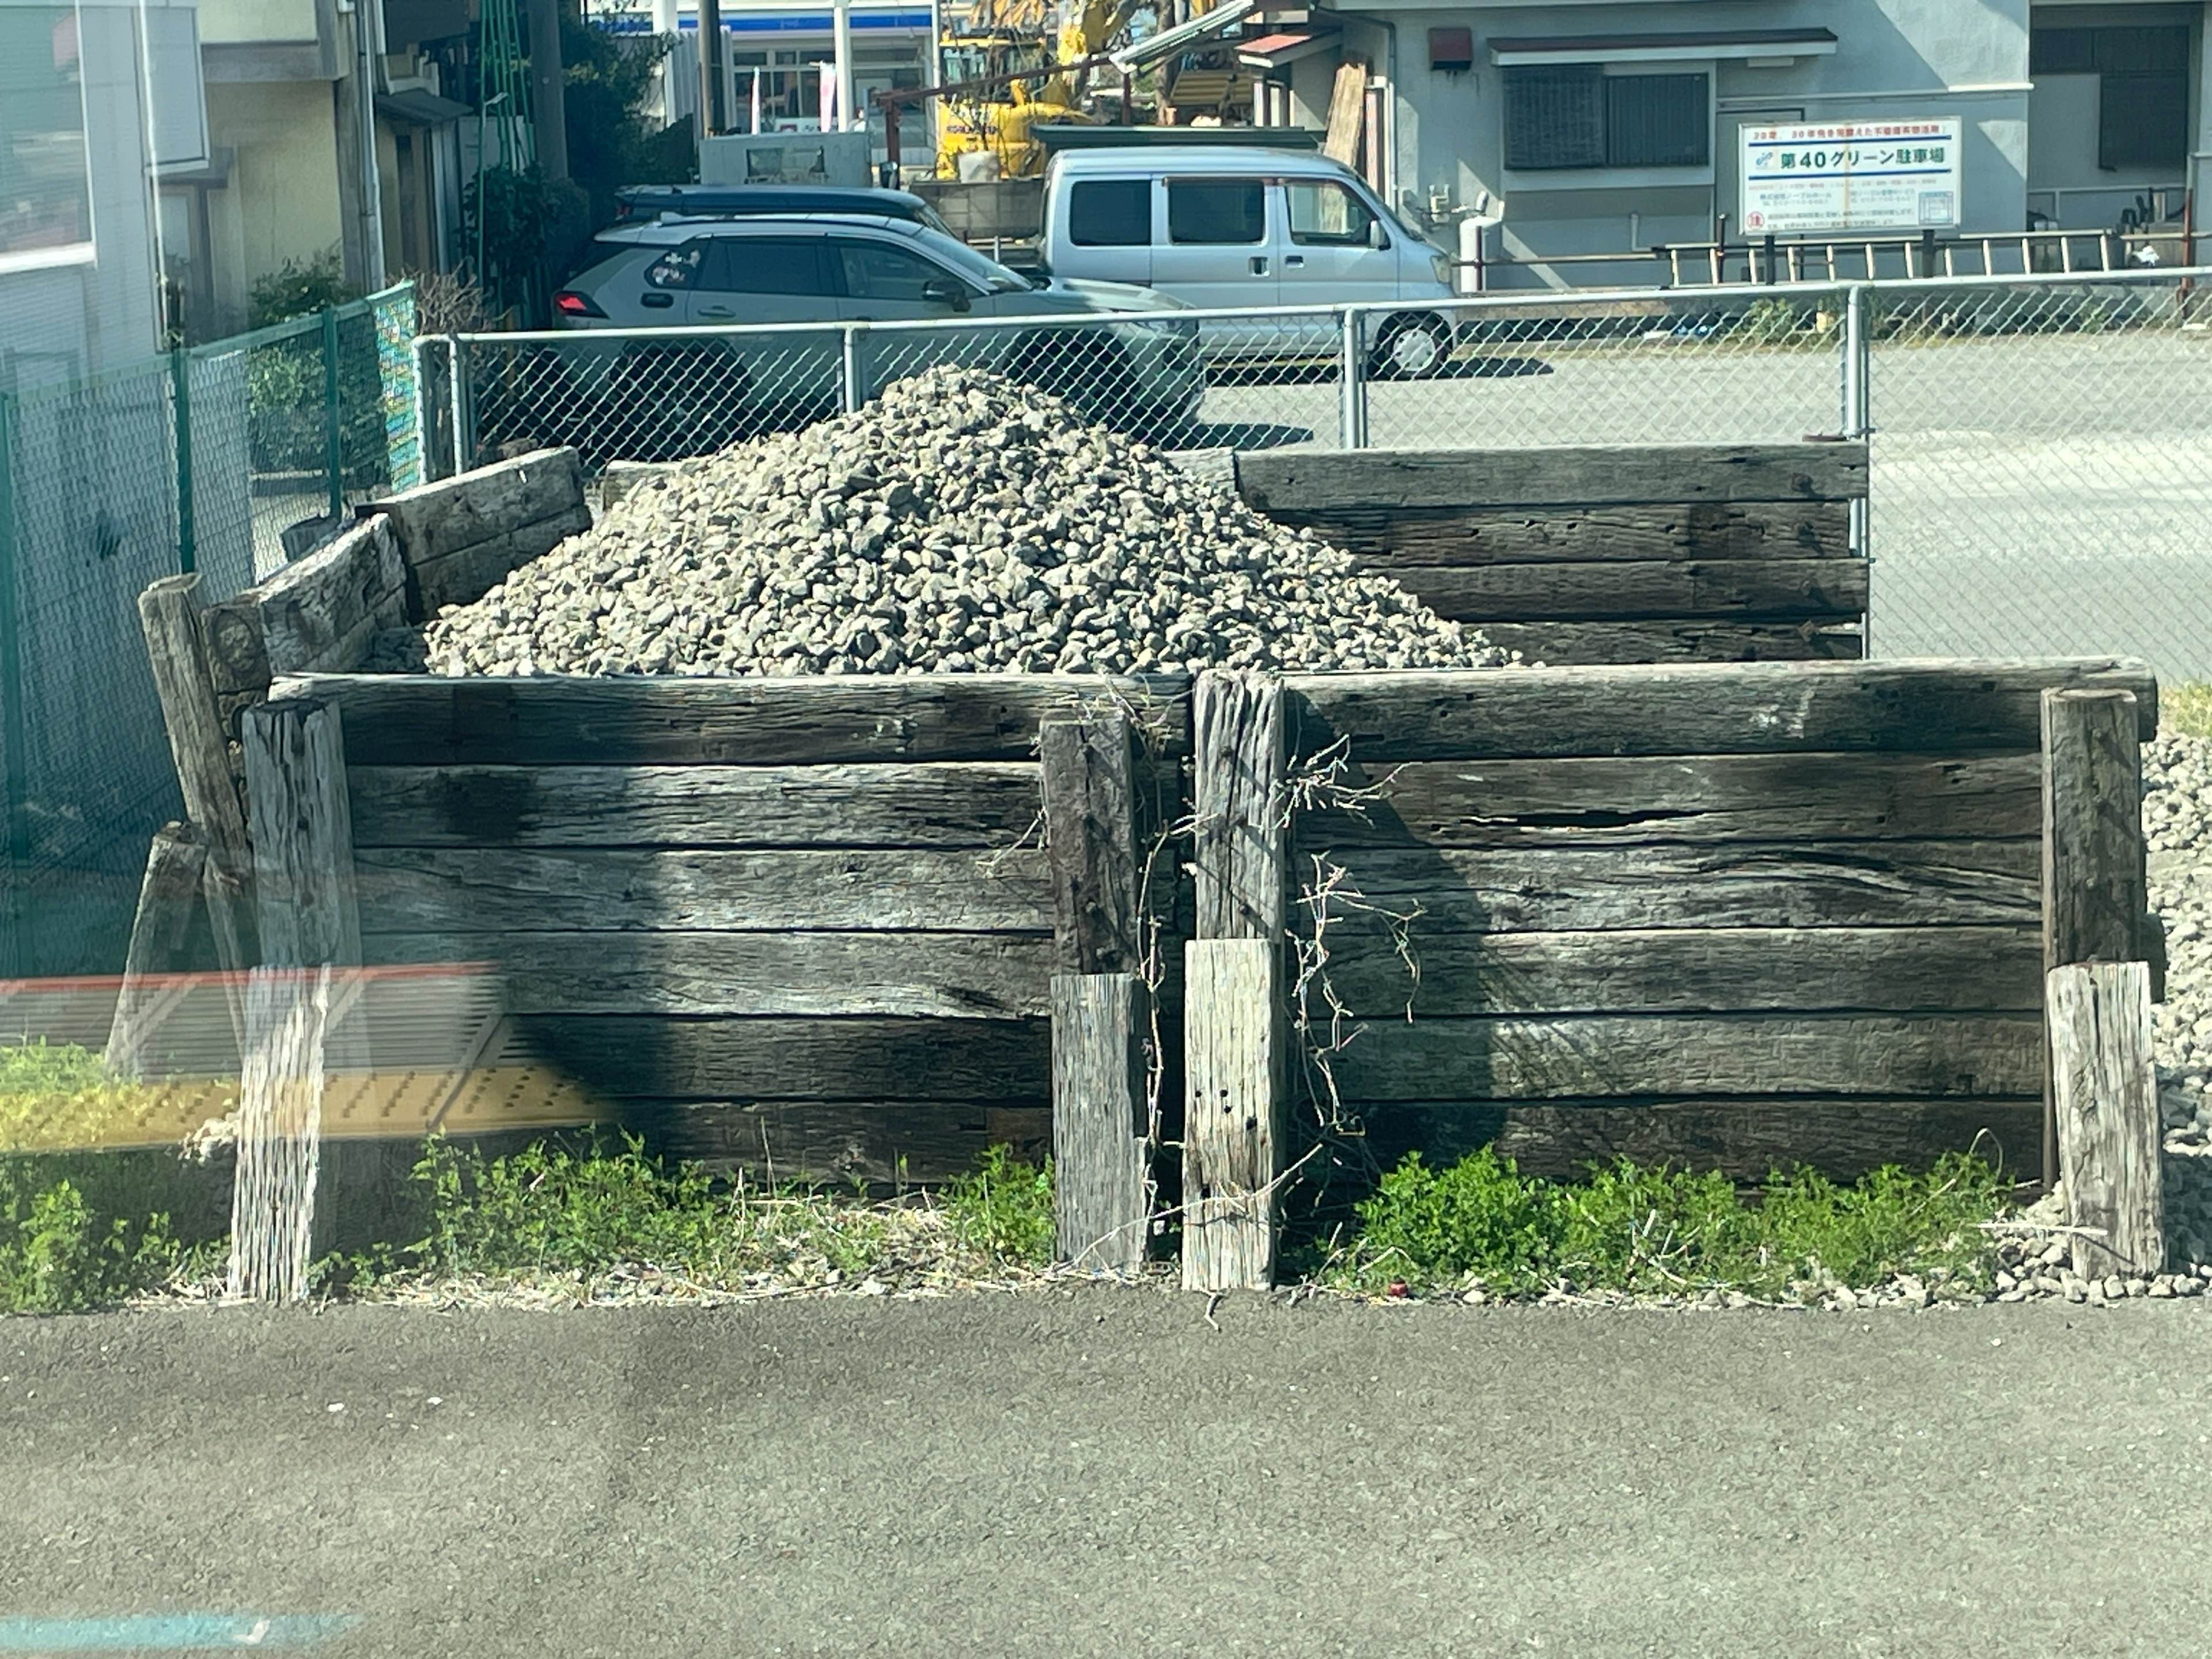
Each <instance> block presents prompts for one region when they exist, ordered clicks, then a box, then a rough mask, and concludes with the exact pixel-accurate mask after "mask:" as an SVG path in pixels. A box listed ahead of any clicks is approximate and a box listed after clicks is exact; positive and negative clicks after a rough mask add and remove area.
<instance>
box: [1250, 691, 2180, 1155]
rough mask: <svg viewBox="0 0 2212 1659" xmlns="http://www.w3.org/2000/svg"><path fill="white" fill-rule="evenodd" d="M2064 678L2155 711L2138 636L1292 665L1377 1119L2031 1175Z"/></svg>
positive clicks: (1347, 986) (1454, 1138)
mask: <svg viewBox="0 0 2212 1659" xmlns="http://www.w3.org/2000/svg"><path fill="white" fill-rule="evenodd" d="M2054 686H2057V687H2084V688H2090V689H2096V690H2119V691H2127V692H2132V693H2133V694H2134V696H2133V699H2132V704H2131V714H2130V719H2131V720H2137V721H2139V722H2140V726H2139V728H2137V729H2140V730H2141V731H2142V732H2143V733H2144V734H2146V735H2147V734H2148V732H2150V731H2151V730H2152V729H2154V725H2155V708H2154V688H2153V686H2152V684H2150V681H2149V678H2148V675H2147V674H2145V673H2143V672H2142V671H2140V670H2137V669H2134V668H2131V667H2129V666H2127V665H2121V664H2117V663H2103V664H2099V663H2013V664H1991V663H1980V664H1972V665H1967V664H1906V663H1880V664H1864V665H1848V664H1831V665H1820V664H1796V665H1792V664H1773V665H1765V664H1759V665H1734V666H1729V665H1713V666H1708V667H1704V668H1684V667H1675V668H1667V667H1618V668H1584V669H1561V670H1506V671H1500V672H1496V673H1490V674H1469V675H1454V676H1443V675H1422V674H1393V675H1372V676H1347V675H1339V676H1327V677H1322V676H1316V677H1310V678H1291V679H1290V680H1289V681H1287V682H1286V688H1287V692H1288V696H1289V702H1290V715H1289V721H1290V730H1291V739H1290V751H1289V752H1290V761H1289V764H1290V765H1291V768H1292V769H1297V768H1299V767H1300V766H1301V765H1302V764H1306V765H1310V764H1311V763H1314V762H1316V760H1318V761H1320V762H1322V763H1323V764H1324V765H1326V766H1328V768H1329V769H1330V772H1331V777H1332V782H1333V785H1334V789H1333V791H1332V792H1331V793H1330V794H1328V795H1324V796H1322V797H1321V798H1319V799H1317V800H1316V810H1313V811H1305V812H1302V813H1300V814H1299V815H1298V816H1297V819H1296V821H1295V823H1294V825H1293V828H1292V831H1291V862H1292V867H1293V868H1294V869H1295V870H1298V871H1300V872H1305V871H1309V870H1310V869H1312V868H1313V867H1314V866H1313V860H1315V859H1316V857H1318V858H1319V859H1320V860H1322V866H1324V867H1334V868H1338V869H1340V870H1341V871H1343V872H1345V881H1344V886H1345V887H1346V889H1348V890H1352V891H1354V892H1356V893H1357V894H1358V898H1357V900H1353V899H1352V898H1349V897H1346V898H1341V899H1336V900H1331V901H1328V902H1324V903H1323V905H1322V907H1321V908H1322V909H1323V910H1324V912H1325V913H1326V914H1327V915H1328V916H1329V918H1330V924H1329V926H1328V928H1327V930H1326V933H1325V935H1324V938H1325V941H1326V944H1327V947H1328V964H1327V971H1328V975H1329V977H1330V982H1331V984H1332V986H1333V987H1334V991H1335V993H1336V994H1337V995H1338V996H1339V997H1340V998H1341V999H1342V1000H1344V1001H1345V1002H1346V1003H1347V1004H1348V1005H1350V1006H1351V1007H1352V1010H1353V1011H1354V1012H1356V1013H1357V1014H1358V1015H1359V1016H1360V1017H1361V1018H1363V1019H1364V1020H1365V1021H1366V1022H1367V1023H1368V1029H1367V1030H1366V1031H1365V1032H1364V1034H1363V1035H1362V1036H1360V1037H1359V1038H1358V1041H1356V1042H1353V1043H1352V1044H1351V1045H1350V1046H1349V1047H1348V1048H1346V1050H1345V1051H1344V1052H1343V1053H1341V1054H1338V1055H1336V1056H1335V1057H1334V1061H1333V1070H1334V1078H1335V1081H1336V1084H1337V1086H1338V1088H1339V1089H1340V1092H1341V1094H1342V1097H1343V1098H1344V1100H1345V1102H1346V1104H1347V1106H1349V1107H1350V1108H1351V1109H1353V1110H1355V1111H1358V1113H1360V1114H1361V1115H1363V1116H1364V1118H1365V1119H1366V1120H1367V1124H1368V1129H1369V1134H1370V1145H1371V1146H1373V1147H1374V1149H1375V1151H1376V1152H1377V1154H1378V1156H1380V1157H1381V1158H1383V1161H1384V1162H1385V1163H1386V1164H1387V1163H1389V1162H1390V1161H1392V1160H1394V1159H1395V1158H1396V1157H1397V1156H1398V1155H1399V1154H1400V1153H1401V1152H1405V1151H1407V1150H1410V1149H1412V1148H1414V1147H1419V1148H1420V1149H1422V1150H1423V1151H1424V1152H1426V1153H1427V1154H1429V1155H1430V1156H1431V1158H1434V1159H1437V1160H1442V1159H1445V1158H1450V1157H1453V1156H1455V1155H1456V1154H1458V1153H1459V1152H1464V1151H1466V1150H1468V1149H1470V1148H1472V1147H1474V1146H1480V1145H1484V1144H1491V1143H1494V1144H1495V1145H1496V1146H1498V1150H1499V1151H1500V1152H1503V1153H1507V1154H1510V1155H1511V1156H1513V1157H1515V1158H1518V1159H1519V1160H1520V1161H1521V1163H1522V1165H1523V1167H1524V1168H1528V1169H1533V1170H1539V1171H1541V1172H1544V1173H1547V1174H1553V1175H1570V1174H1573V1173H1577V1171H1578V1170H1579V1167H1580V1166H1581V1165H1582V1164H1583V1163H1584V1162H1586V1161H1587V1160H1589V1159H1593V1158H1595V1159H1610V1158H1613V1157H1615V1156H1617V1155H1624V1154H1625V1155H1627V1156H1631V1157H1633V1158H1637V1159H1638V1161H1640V1162H1659V1161H1662V1160H1674V1161H1680V1162H1686V1163H1689V1164H1694V1165H1696V1166H1698V1167H1700V1168H1719V1169H1723V1170H1727V1171H1728V1172H1729V1174H1731V1175H1733V1176H1736V1177H1738V1178H1740V1179H1745V1180H1757V1179H1759V1178H1760V1177H1762V1176H1765V1174H1766V1172H1767V1170H1768V1169H1769V1168H1770V1167H1771V1166H1773V1165H1776V1164H1780V1165H1785V1166H1786V1165H1788V1164H1791V1163H1794V1162H1800V1161H1802V1162H1804V1163H1807V1164H1813V1165H1816V1166H1818V1167H1820V1168H1821V1169H1823V1170H1826V1171H1827V1172H1828V1173H1830V1174H1832V1175H1835V1176H1843V1177H1848V1176H1855V1175H1857V1174H1858V1173H1860V1172H1863V1170H1868V1169H1871V1168H1873V1167H1875V1166H1876V1165H1879V1164H1883V1163H1886V1162H1889V1161H1893V1160H1895V1161H1900V1162H1905V1163H1907V1164H1915V1163H1917V1164H1924V1163H1925V1162H1926V1161H1927V1159H1928V1158H1929V1157H1930V1156H1932V1154H1933V1152H1934V1151H1936V1150H1938V1149H1942V1148H1945V1147H1955V1148H1959V1149H1965V1148H1966V1147H1968V1146H1976V1145H1978V1146H1980V1148H1981V1150H1983V1151H1984V1152H1985V1153H1986V1154H1988V1155H1990V1156H1991V1157H1993V1158H2002V1160H2003V1161H2004V1163H2005V1164H2006V1165H2007V1167H2008V1168H2010V1169H2013V1170H2017V1171H2020V1172H2021V1174H2022V1176H2023V1178H2025V1179H2027V1180H2031V1181H2032V1180H2035V1179H2037V1178H2038V1177H2039V1175H2040V1173H2041V1170H2040V1164H2041V1157H2042V1141H2043V1123H2044V1100H2043V1096H2044V1074H2045V1060H2044V1040H2043V1021H2042V1016H2041V1010H2042V1006H2043V995H2042V969H2043V965H2044V964H2043V958H2044V951H2045V944H2044V918H2045V896H2044V892H2043V890H2042V885H2043V884H2042V863H2043V842H2044V837H2043V834H2042V813H2043V805H2042V796H2043V783H2042V772H2043V764H2042V760H2041V757H2040V754H2039V750H2040V749H2041V744H2042V694H2043V692H2044V691H2045V689H2046V688H2049V687H2054ZM2130 736H2132V732H2131V733H2130ZM1332 798H1333V799H1334V801H1335V802H1336V803H1338V804H1336V805H1331V799H1332ZM2134 845H2135V846H2136V848H2139V846H2140V842H2139V840H2137V841H2136V842H2135V843H2134ZM2124 855H2125V854H2123V856H2124ZM2135 856H2136V857H2138V858H2139V856H2140V854H2139V852H2137V853H2136V854H2135ZM1310 885H1311V883H1310V882H1309V886H1310ZM1310 908H1311V907H1307V913H1306V914H1305V915H1304V916H1303V917H1302V918H1301V919H1300V920H1298V921H1294V923H1293V926H1294V927H1304V928H1305V929H1306V930H1307V931H1308V932H1309V933H1310V931H1311V928H1312V926H1313V920H1312V916H1311V915H1310ZM2140 908H2141V907H2140V904H2139V902H2138V903H2137V905H2136V912H2137V914H2138V915H2139V914H2140ZM1409 959H1410V963H1412V964H1416V965H1417V966H1418V974H1416V973H1415V971H1414V970H1413V966H1409Z"/></svg>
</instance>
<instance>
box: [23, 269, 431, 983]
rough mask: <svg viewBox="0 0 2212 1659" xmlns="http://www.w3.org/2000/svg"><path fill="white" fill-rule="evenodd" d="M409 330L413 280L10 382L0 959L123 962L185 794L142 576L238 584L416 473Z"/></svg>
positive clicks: (100, 966) (106, 967)
mask: <svg viewBox="0 0 2212 1659" xmlns="http://www.w3.org/2000/svg"><path fill="white" fill-rule="evenodd" d="M414 328H415V313H414V296H413V292H412V290H411V289H406V288H402V289H394V290H392V291H389V292H387V293H385V294H380V295H374V296H373V297H371V298H370V299H368V300H365V301H357V302H356V303H355V304H353V305H350V306H346V307H340V308H338V309H337V311H335V312H332V313H325V314H324V315H321V316H318V317H311V318H304V319H300V320H299V321H298V322H295V323H287V324H284V325H280V326H278V327H276V328H271V329H264V330H262V331H259V332H258V333H256V334H252V335H247V336H245V337H241V338H239V339H234V340H224V341H219V342H216V343H213V344H210V345H207V346H201V347H196V348H192V349H189V350H179V351H176V352H173V353H171V354H169V355H168V356H165V357H155V358H150V359H149V360H148V361H147V362H144V363H143V364H141V365H138V366H137V367H135V368H129V369H125V370H120V371H118V372H116V373H113V374H106V375H103V376H100V377H98V378H96V379H91V380H76V381H64V382H61V383H58V384H55V385H52V386H41V387H39V388H37V389H35V390H27V391H23V392H12V393H0V823H4V836H5V840H4V845H3V846H0V977H8V978H13V977H21V976H25V975H57V974H76V973H95V972H97V973H112V972H113V971H114V970H115V969H117V968H118V967H119V966H120V965H121V963H122V959H123V949H124V944H125V940H126V939H127V937H128V933H129V928H130V923H131V911H132V908H133V907H134V905H135V903H136V900H137V889H138V881H139V877H140V874H141V872H142V871H143V867H144V864H145V860H146V849H147V844H148V842H149V838H150V837H151V836H152V834H153V832H154V830H155V829H156V828H158V827H159V826H160V825H161V823H164V822H165V821H167V819H169V818H172V817H176V816H177V815H178V812H179V810H180V803H179V799H178V796H177V783H176V772H175V769H174V766H173V763H172V762H171V759H170V757H169V750H168V739H167V734H166V732H165V731H164V729H163V726H162V722H161V705H160V702H159V700H158V699H157V697H156V696H155V691H154V684H153V676H152V672H151V671H150V670H149V667H148V665H147V661H146V648H145V645H144V641H143V635H142V634H141V632H140V629H139V623H138V603H137V602H138V595H139V594H140V593H141V592H143V591H144V590H145V588H146V586H148V584H149V583H151V582H153V581H155V580H157V579H158V578H160V577H162V576H167V575H173V574H177V573H179V571H190V570H197V571H198V572H199V573H200V575H201V580H202V591H203V592H204V596H205V597H206V598H207V599H210V600H214V599H225V598H228V597H229V596H230V595H231V594H233V593H234V592H237V591H238V590H239V589H240V588H242V587H245V586H249V585H250V584H251V583H252V582H253V581H254V580H256V578H257V577H258V576H262V575H265V574H268V573H269V572H270V571H271V570H273V569H275V568H277V567H278V566H280V565H281V564H283V562H285V560H286V559H287V558H288V557H291V556H297V554H298V553H299V552H301V551H303V550H305V548H306V546H307V544H309V542H310V540H311V539H312V534H313V532H316V531H317V530H319V529H320V528H322V527H326V526H327V523H328V520H329V519H330V515H331V513H333V512H337V513H343V512H344V511H346V510H347V509H349V507H350V506H351V504H353V503H355V502H357V501H366V500H369V499H371V498H373V497H375V496H380V495H388V494H390V493H391V492H392V490H393V489H404V488H405V487H407V486H408V485H410V484H412V483H416V482H417V479H418V477H419V473H420V470H421V446H420V442H419V440H418V437H417V432H418V427H417V421H416V410H417V405H418V402H419V399H418V398H417V396H416V389H415V386H414V374H413V368H414V363H413V357H412V355H411V351H410V340H411V338H412V337H413V334H414ZM303 526H305V528H303Z"/></svg>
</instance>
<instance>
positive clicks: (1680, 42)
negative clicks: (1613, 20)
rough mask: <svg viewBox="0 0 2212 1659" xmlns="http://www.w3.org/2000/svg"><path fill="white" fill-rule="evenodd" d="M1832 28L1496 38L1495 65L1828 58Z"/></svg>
mask: <svg viewBox="0 0 2212 1659" xmlns="http://www.w3.org/2000/svg"><path fill="white" fill-rule="evenodd" d="M1835 50H1836V35H1835V32H1834V31H1833V30H1832V29H1821V28H1808V29H1686V30H1682V31H1680V32H1679V33H1668V34H1545V35H1522V36H1516V37H1515V38H1513V39H1511V40H1499V39H1495V38H1493V39H1492V40H1491V42H1490V58H1491V61H1492V63H1495V64H1663V63H1670V62H1678V61H1692V62H1694V61H1699V60H1703V59H1706V58H1729V59H1732V60H1734V59H1741V58H1826V57H1829V56H1832V54H1833V53H1834V52H1835Z"/></svg>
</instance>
